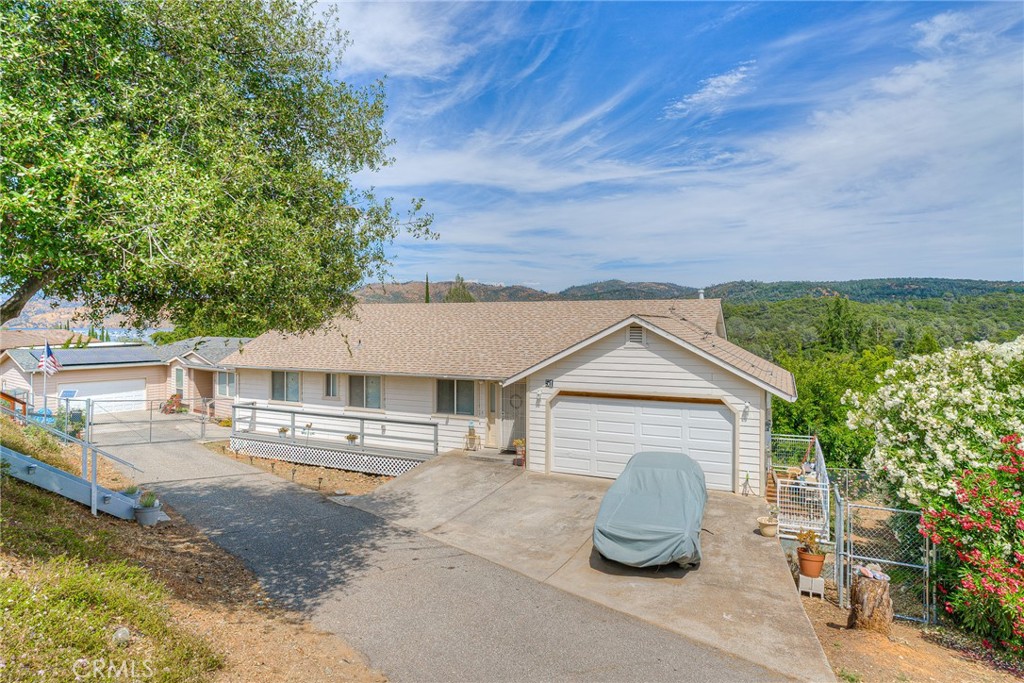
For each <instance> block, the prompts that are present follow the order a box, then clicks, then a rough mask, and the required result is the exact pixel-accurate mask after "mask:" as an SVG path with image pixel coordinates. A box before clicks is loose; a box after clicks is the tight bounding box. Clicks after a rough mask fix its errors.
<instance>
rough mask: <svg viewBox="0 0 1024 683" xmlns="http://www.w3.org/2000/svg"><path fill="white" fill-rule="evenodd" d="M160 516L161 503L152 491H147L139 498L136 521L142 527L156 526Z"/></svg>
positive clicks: (136, 507)
mask: <svg viewBox="0 0 1024 683" xmlns="http://www.w3.org/2000/svg"><path fill="white" fill-rule="evenodd" d="M159 516H160V501H159V500H157V497H156V494H155V493H154V492H152V491H146V492H145V493H143V494H142V496H141V497H140V498H139V504H138V505H137V506H135V519H136V521H138V523H139V524H141V525H142V526H154V525H156V522H157V518H158V517H159Z"/></svg>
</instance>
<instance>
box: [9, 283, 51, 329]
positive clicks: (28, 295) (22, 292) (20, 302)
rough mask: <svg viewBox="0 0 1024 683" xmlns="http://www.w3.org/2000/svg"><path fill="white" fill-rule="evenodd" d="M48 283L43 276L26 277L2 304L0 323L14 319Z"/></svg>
mask: <svg viewBox="0 0 1024 683" xmlns="http://www.w3.org/2000/svg"><path fill="white" fill-rule="evenodd" d="M44 284H46V279H45V278H42V277H29V278H26V279H25V281H24V282H22V283H21V285H20V286H19V287H18V288H17V289H15V290H14V291H13V292H11V295H10V296H9V297H8V298H7V300H6V301H4V302H3V304H2V306H0V325H3V324H5V323H6V322H7V321H9V320H14V319H15V318H17V317H18V316H19V315H21V311H22V309H23V308H25V304H27V303H28V302H29V301H30V300H31V299H32V297H33V296H35V294H36V292H38V291H39V290H40V289H42V288H43V285H44Z"/></svg>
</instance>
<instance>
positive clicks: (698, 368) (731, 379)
mask: <svg viewBox="0 0 1024 683" xmlns="http://www.w3.org/2000/svg"><path fill="white" fill-rule="evenodd" d="M626 334H627V333H626V331H625V330H623V331H622V333H621V334H619V333H616V334H612V335H610V336H608V337H606V338H604V339H602V340H599V341H597V342H595V343H594V344H592V345H590V346H588V347H586V348H583V349H580V350H579V351H577V352H576V353H574V354H572V355H570V356H568V357H566V358H564V359H562V360H560V361H558V362H557V363H554V364H552V365H550V366H548V367H546V368H543V369H541V370H539V371H538V372H536V373H535V374H533V375H531V376H530V377H529V378H528V385H527V390H528V397H529V398H528V400H527V405H528V406H529V415H528V423H527V453H528V455H529V468H530V469H531V470H533V471H537V472H546V471H549V468H550V465H549V463H550V453H549V448H548V437H549V434H548V430H549V420H550V406H551V402H552V400H553V399H554V398H555V397H556V396H557V392H559V391H570V390H572V391H589V392H595V393H603V394H625V395H630V396H672V397H686V398H698V399H719V400H721V401H722V403H724V404H725V405H727V406H728V407H729V408H730V409H731V412H732V413H733V420H734V425H735V427H736V431H735V432H734V434H735V438H734V444H735V445H734V448H735V449H737V452H736V453H735V454H734V456H735V459H736V461H737V462H738V468H737V480H738V483H737V485H736V490H737V491H738V490H739V489H740V487H742V485H743V482H744V480H745V478H746V477H747V476H748V475H749V481H750V486H751V487H752V488H753V490H754V491H756V492H759V491H760V490H761V473H762V471H763V469H764V467H763V448H762V441H763V432H764V414H765V396H766V394H765V392H764V391H763V390H762V389H760V388H758V387H756V386H754V385H753V384H751V383H750V382H747V381H744V380H742V379H740V378H738V377H737V376H736V375H734V374H732V373H731V372H728V371H726V370H725V369H723V368H720V367H718V366H717V365H714V364H713V363H711V362H709V361H706V360H704V359H702V358H700V357H698V356H697V355H695V354H693V353H691V352H688V351H686V350H685V349H682V348H680V347H679V346H678V345H676V344H674V343H672V342H669V341H667V340H665V339H664V338H662V337H660V336H658V335H656V334H654V333H651V332H648V333H647V334H646V343H645V344H644V345H638V344H632V345H631V344H628V343H627V338H626ZM545 380H552V381H553V385H554V386H553V387H550V388H549V387H546V386H545Z"/></svg>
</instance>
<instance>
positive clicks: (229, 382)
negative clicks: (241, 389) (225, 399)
mask: <svg viewBox="0 0 1024 683" xmlns="http://www.w3.org/2000/svg"><path fill="white" fill-rule="evenodd" d="M217 395H218V396H234V395H235V373H233V372H218V373H217Z"/></svg>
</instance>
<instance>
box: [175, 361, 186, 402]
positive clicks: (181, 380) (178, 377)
mask: <svg viewBox="0 0 1024 683" xmlns="http://www.w3.org/2000/svg"><path fill="white" fill-rule="evenodd" d="M174 393H176V394H177V395H178V396H182V397H184V396H185V370H184V368H174Z"/></svg>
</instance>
